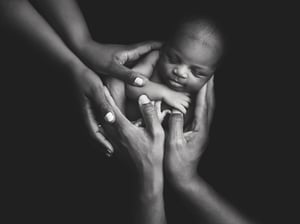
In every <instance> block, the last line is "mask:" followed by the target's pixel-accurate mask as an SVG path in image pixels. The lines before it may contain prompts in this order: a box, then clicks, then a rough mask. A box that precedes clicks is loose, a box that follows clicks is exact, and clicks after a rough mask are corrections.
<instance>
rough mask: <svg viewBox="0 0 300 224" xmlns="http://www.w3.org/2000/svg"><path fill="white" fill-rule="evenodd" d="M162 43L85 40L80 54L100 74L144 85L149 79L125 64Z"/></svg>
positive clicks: (131, 83)
mask: <svg viewBox="0 0 300 224" xmlns="http://www.w3.org/2000/svg"><path fill="white" fill-rule="evenodd" d="M160 47H161V43H159V42H155V41H149V42H142V43H138V44H133V45H116V44H100V43H98V42H96V41H93V40H91V39H90V40H88V41H85V42H84V43H83V44H81V47H80V49H79V50H78V54H79V56H80V57H81V58H82V59H83V60H84V61H85V62H86V64H87V65H88V66H90V68H91V69H92V70H93V71H95V72H96V73H98V74H104V75H110V76H113V77H115V78H118V79H121V80H123V81H125V82H126V83H128V84H130V85H134V86H143V85H144V84H145V82H146V81H147V79H146V78H145V77H144V75H142V74H140V73H138V72H134V71H132V70H130V69H129V68H127V67H126V66H125V65H127V64H128V63H131V62H134V61H136V60H138V59H139V58H140V57H141V56H142V55H144V54H146V53H148V52H150V51H152V50H155V49H158V48H160Z"/></svg>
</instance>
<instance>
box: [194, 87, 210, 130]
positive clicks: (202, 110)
mask: <svg viewBox="0 0 300 224" xmlns="http://www.w3.org/2000/svg"><path fill="white" fill-rule="evenodd" d="M206 94H207V84H205V85H204V86H203V87H202V88H201V89H200V91H199V93H198V95H197V99H196V106H195V113H194V120H193V124H192V130H193V131H199V129H200V127H201V124H202V123H203V121H204V119H207V99H206Z"/></svg>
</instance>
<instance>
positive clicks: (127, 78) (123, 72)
mask: <svg viewBox="0 0 300 224" xmlns="http://www.w3.org/2000/svg"><path fill="white" fill-rule="evenodd" d="M110 75H111V76H113V77H115V78H117V79H121V80H123V81H124V82H126V83H127V84H129V85H133V86H144V85H145V83H146V82H147V81H148V79H147V78H146V77H144V76H143V75H142V74H141V73H139V72H135V71H132V70H131V69H129V68H127V67H125V66H124V65H123V64H122V63H121V62H120V61H119V59H116V61H115V63H113V64H112V65H111V68H110Z"/></svg>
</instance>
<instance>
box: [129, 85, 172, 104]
mask: <svg viewBox="0 0 300 224" xmlns="http://www.w3.org/2000/svg"><path fill="white" fill-rule="evenodd" d="M166 91H168V89H167V87H165V86H163V85H161V84H159V83H155V82H152V81H150V80H149V81H147V83H146V85H144V86H143V87H135V86H131V85H126V94H127V95H128V97H129V98H130V99H132V100H135V101H136V100H137V99H138V98H139V96H141V95H143V94H145V95H147V96H148V97H149V98H150V99H151V100H155V101H157V100H163V99H164V95H165V93H166Z"/></svg>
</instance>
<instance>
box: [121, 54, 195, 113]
mask: <svg viewBox="0 0 300 224" xmlns="http://www.w3.org/2000/svg"><path fill="white" fill-rule="evenodd" d="M158 57H159V52H158V51H153V52H151V53H150V54H148V55H147V56H146V57H145V58H144V59H143V60H142V61H141V62H140V63H139V64H137V65H136V66H135V67H134V68H133V69H132V70H133V71H136V72H139V73H141V74H143V75H144V76H145V77H146V78H148V79H150V78H151V76H152V73H153V69H154V66H155V64H156V62H157V60H158ZM126 94H127V96H128V97H129V98H130V99H132V100H135V101H136V100H137V99H138V98H139V96H140V95H143V94H145V95H147V96H148V97H149V98H150V99H151V100H154V101H158V100H162V101H164V102H165V103H167V104H168V105H170V106H172V107H175V108H176V109H178V110H180V111H181V112H183V113H186V108H188V105H189V102H190V99H189V97H188V96H187V95H186V94H184V93H180V92H176V91H174V90H171V89H170V88H168V87H166V86H164V85H162V84H159V83H155V82H152V81H151V80H149V81H147V83H146V84H145V85H144V86H143V87H134V86H130V85H126Z"/></svg>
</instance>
